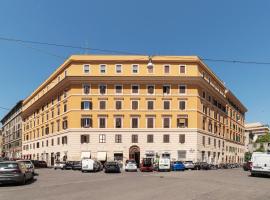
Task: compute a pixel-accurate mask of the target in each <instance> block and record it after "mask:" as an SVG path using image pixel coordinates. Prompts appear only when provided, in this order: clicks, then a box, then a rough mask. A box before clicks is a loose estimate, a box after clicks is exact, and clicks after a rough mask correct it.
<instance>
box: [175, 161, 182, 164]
mask: <svg viewBox="0 0 270 200" xmlns="http://www.w3.org/2000/svg"><path fill="white" fill-rule="evenodd" d="M175 164H183V163H182V162H181V161H176V162H175Z"/></svg>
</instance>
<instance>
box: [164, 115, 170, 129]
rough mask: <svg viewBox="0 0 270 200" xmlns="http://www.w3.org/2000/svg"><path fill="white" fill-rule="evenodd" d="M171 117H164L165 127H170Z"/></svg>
mask: <svg viewBox="0 0 270 200" xmlns="http://www.w3.org/2000/svg"><path fill="white" fill-rule="evenodd" d="M170 123H171V119H170V118H169V117H164V118H163V128H170Z"/></svg>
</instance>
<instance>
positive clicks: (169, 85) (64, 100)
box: [23, 55, 247, 165]
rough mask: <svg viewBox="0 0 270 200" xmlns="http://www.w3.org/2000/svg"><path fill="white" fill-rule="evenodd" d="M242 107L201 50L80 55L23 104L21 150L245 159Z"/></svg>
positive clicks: (53, 154) (45, 154) (45, 155)
mask: <svg viewBox="0 0 270 200" xmlns="http://www.w3.org/2000/svg"><path fill="white" fill-rule="evenodd" d="M246 111H247V109H246V108H245V106H244V105H243V104H242V103H241V102H240V101H239V100H238V99H237V98H236V97H235V96H234V95H233V93H232V92H231V91H229V90H228V89H227V88H226V87H225V85H224V83H223V82H222V81H220V80H219V78H218V77H217V76H216V75H215V74H214V73H213V72H212V71H211V70H210V69H209V68H208V67H207V66H206V65H205V64H204V63H203V62H202V61H201V60H200V59H199V58H198V57H196V56H155V57H153V58H149V57H148V56H107V55H100V56H98V55H75V56H71V57H70V58H69V59H68V60H67V61H65V62H64V64H62V65H61V66H60V67H59V68H58V69H57V70H56V71H55V72H54V73H53V74H52V75H51V76H50V77H49V78H48V79H47V80H46V81H45V82H44V83H42V84H41V85H40V86H39V87H38V88H37V89H36V90H35V91H34V92H33V93H32V94H31V95H30V96H29V97H28V98H26V99H25V100H24V102H23V120H24V124H23V156H24V157H25V158H28V159H29V158H31V159H39V160H46V161H47V162H48V163H49V164H51V165H52V164H53V163H54V162H55V160H80V159H81V157H90V156H91V157H92V158H97V159H98V160H100V161H105V160H121V161H125V160H126V159H129V158H134V159H135V160H136V161H137V162H139V161H140V159H141V158H143V157H160V156H163V157H164V156H167V157H170V158H171V159H172V160H193V161H207V162H211V163H221V162H240V163H241V162H243V157H244V140H245V137H244V120H245V112H246Z"/></svg>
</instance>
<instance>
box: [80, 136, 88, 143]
mask: <svg viewBox="0 0 270 200" xmlns="http://www.w3.org/2000/svg"><path fill="white" fill-rule="evenodd" d="M85 143H89V135H81V144H85Z"/></svg>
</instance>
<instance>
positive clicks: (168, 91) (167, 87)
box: [163, 85, 171, 95]
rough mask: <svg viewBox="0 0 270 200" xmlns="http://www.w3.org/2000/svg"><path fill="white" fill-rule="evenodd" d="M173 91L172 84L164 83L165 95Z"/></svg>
mask: <svg viewBox="0 0 270 200" xmlns="http://www.w3.org/2000/svg"><path fill="white" fill-rule="evenodd" d="M170 93H171V86H170V85H163V95H167V94H170Z"/></svg>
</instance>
